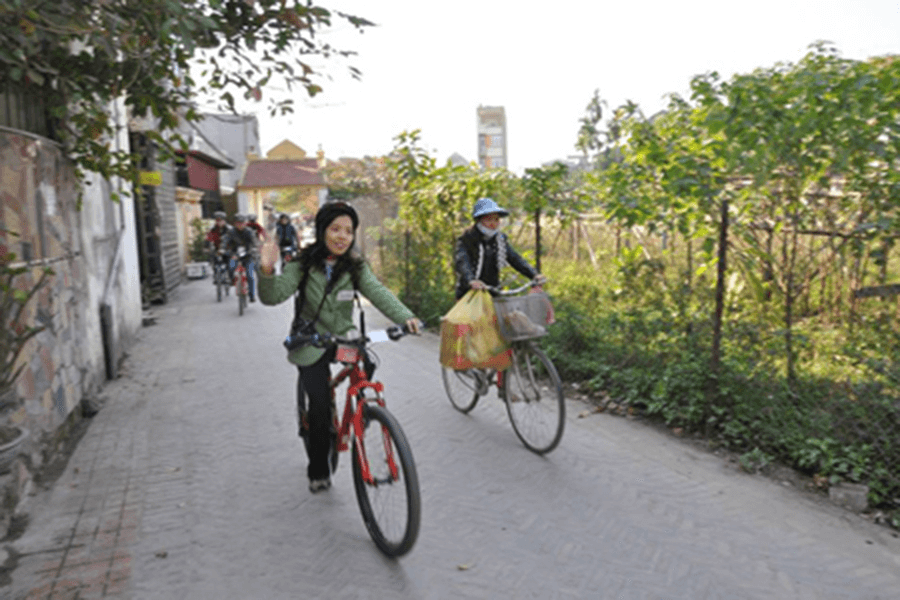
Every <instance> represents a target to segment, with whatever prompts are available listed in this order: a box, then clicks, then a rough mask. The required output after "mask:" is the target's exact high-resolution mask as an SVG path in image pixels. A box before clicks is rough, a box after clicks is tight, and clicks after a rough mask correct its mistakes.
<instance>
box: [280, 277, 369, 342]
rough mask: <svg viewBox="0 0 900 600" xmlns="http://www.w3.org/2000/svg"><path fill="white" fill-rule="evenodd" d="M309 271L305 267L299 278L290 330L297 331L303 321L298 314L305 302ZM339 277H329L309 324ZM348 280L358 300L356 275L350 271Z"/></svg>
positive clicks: (320, 310)
mask: <svg viewBox="0 0 900 600" xmlns="http://www.w3.org/2000/svg"><path fill="white" fill-rule="evenodd" d="M309 271H310V269H306V270H305V271H304V272H303V277H302V278H301V279H300V285H299V286H298V287H297V293H296V294H295V295H294V321H293V322H292V323H291V331H297V330H298V328H299V326H300V324H301V323H302V322H303V318H302V317H301V316H300V311H301V310H302V309H303V305H304V304H305V303H306V284H307V282H308V281H309ZM338 279H339V277H334V276H332V277H331V279H329V280H328V282H327V283H326V284H325V292H324V293H323V294H322V300H321V302H319V306H318V308H316V312H315V314H314V315H313V318H312V320H311V321H309V323H310V324H313V323H315V322H316V321H318V320H319V313H321V312H322V307H323V306H324V305H325V298H327V297H328V294H330V293H331V292H332V289H333V288H334V284H335V283H336V282H337V280H338ZM350 281H351V282H352V284H353V297H354V298H355V299H356V300H357V302H359V295H358V294H357V288H358V286H357V283H356V277H354V276H353V274H352V273H351V275H350Z"/></svg>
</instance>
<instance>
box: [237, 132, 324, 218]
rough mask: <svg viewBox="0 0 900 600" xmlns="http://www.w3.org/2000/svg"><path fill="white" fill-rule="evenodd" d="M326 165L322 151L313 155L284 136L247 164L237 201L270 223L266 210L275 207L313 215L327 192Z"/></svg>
mask: <svg viewBox="0 0 900 600" xmlns="http://www.w3.org/2000/svg"><path fill="white" fill-rule="evenodd" d="M324 166H325V153H324V152H323V151H321V150H319V152H317V156H316V157H315V158H312V157H309V156H307V154H306V151H305V150H303V148H301V147H299V146H297V145H296V144H294V143H293V142H291V141H289V140H284V141H283V142H281V143H280V144H278V145H277V146H275V147H274V148H272V149H271V150H269V152H267V153H266V158H265V159H256V160H251V161H250V162H249V163H248V164H247V168H246V169H245V170H244V175H243V178H242V179H241V181H240V183H238V205H239V206H240V207H241V210H243V211H246V212H250V213H255V214H257V215H258V217H259V219H260V222H261V223H264V224H267V225H268V221H269V219H268V218H266V216H267V215H266V213H267V212H271V211H272V210H273V209H278V210H279V211H282V212H286V213H299V214H300V215H314V214H315V213H316V211H317V210H318V209H319V206H320V205H321V204H322V203H323V202H324V201H325V198H326V196H327V195H328V187H327V184H326V183H325V178H324V176H323V175H322V172H321V169H322V167H324ZM268 216H271V214H269V215H268Z"/></svg>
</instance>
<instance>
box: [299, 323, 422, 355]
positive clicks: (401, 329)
mask: <svg viewBox="0 0 900 600" xmlns="http://www.w3.org/2000/svg"><path fill="white" fill-rule="evenodd" d="M409 333H410V331H409V327H407V326H406V325H392V326H391V327H388V328H387V329H380V330H377V331H371V332H369V333H368V334H367V335H366V337H365V338H362V337H358V338H342V337H338V336H336V335H333V334H330V333H313V334H310V335H303V334H298V335H288V336H287V337H286V338H285V339H284V347H285V348H287V349H288V350H296V349H297V348H300V347H301V346H316V347H317V348H327V347H329V346H336V345H338V344H346V345H349V346H359V347H363V346H365V345H366V343H367V342H383V341H387V340H392V341H395V342H396V341H397V340H399V339H400V338H402V337H403V336H405V335H409ZM379 334H380V335H379ZM382 336H386V338H383V337H382Z"/></svg>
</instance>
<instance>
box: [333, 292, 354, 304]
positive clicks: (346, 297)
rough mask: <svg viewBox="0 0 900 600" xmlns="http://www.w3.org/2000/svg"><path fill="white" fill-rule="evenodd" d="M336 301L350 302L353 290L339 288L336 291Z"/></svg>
mask: <svg viewBox="0 0 900 600" xmlns="http://www.w3.org/2000/svg"><path fill="white" fill-rule="evenodd" d="M337 299H338V302H352V301H353V290H341V291H339V292H338V293H337Z"/></svg>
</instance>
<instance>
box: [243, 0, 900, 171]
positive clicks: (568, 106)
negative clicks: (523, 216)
mask: <svg viewBox="0 0 900 600" xmlns="http://www.w3.org/2000/svg"><path fill="white" fill-rule="evenodd" d="M320 3H321V4H323V5H324V6H326V7H328V8H331V9H337V10H343V11H345V12H350V13H351V14H356V15H359V16H363V17H365V18H367V19H369V20H370V21H373V22H375V23H377V24H378V25H379V26H378V27H375V28H369V29H367V30H366V32H365V33H364V34H362V35H360V34H359V33H357V32H355V31H354V30H353V29H352V28H351V27H349V26H346V27H342V29H341V30H339V31H336V32H334V33H332V34H330V35H329V37H328V38H327V39H328V40H329V41H330V42H332V43H333V44H334V45H335V46H338V47H343V48H347V49H353V50H355V51H357V52H358V53H359V55H358V56H356V57H352V58H351V59H347V61H346V62H347V63H348V64H352V65H353V66H355V67H357V68H359V69H360V70H361V71H362V72H363V80H362V81H361V82H360V81H356V80H353V79H351V78H350V76H349V75H348V74H346V69H345V68H344V67H343V66H342V63H340V62H335V61H329V62H326V63H322V64H324V65H326V67H327V70H328V74H329V75H330V76H331V79H332V80H331V81H326V82H324V86H325V92H324V93H322V94H319V95H317V96H316V97H315V98H312V99H309V98H307V97H306V96H305V94H304V95H303V96H300V95H298V97H297V98H295V102H297V105H298V110H297V112H296V113H294V114H293V115H289V116H287V117H276V118H271V117H269V116H268V115H267V114H264V113H263V112H260V113H259V114H258V116H259V119H260V136H261V145H262V149H263V152H265V151H268V150H269V149H270V148H272V147H273V146H274V145H275V144H277V143H279V142H281V141H282V140H283V139H290V140H291V141H293V142H294V143H296V144H298V145H300V146H301V147H303V148H304V149H305V150H306V151H307V152H309V153H310V154H313V153H314V152H315V151H316V150H317V149H318V147H319V146H321V147H322V149H324V150H325V153H326V156H328V157H329V158H338V157H341V156H364V155H383V154H386V153H388V152H389V151H390V150H391V148H392V147H393V145H394V142H393V138H394V137H395V136H396V135H397V134H398V133H400V132H401V131H403V130H405V129H409V130H411V129H421V130H422V138H423V142H424V144H423V145H424V147H425V148H427V149H428V150H429V151H431V153H432V155H433V156H435V157H436V158H437V159H438V161H439V162H440V163H444V162H445V161H446V160H447V158H448V157H449V156H450V155H451V154H452V153H454V152H458V153H460V154H462V155H463V156H464V157H465V158H466V159H468V160H475V159H476V129H475V127H476V120H475V110H476V108H477V106H478V105H479V104H483V105H492V106H494V105H500V106H504V107H505V108H506V119H507V129H508V136H509V140H508V152H509V166H510V168H511V169H512V170H513V171H516V172H519V173H521V171H522V169H524V168H526V167H536V166H539V165H540V164H542V163H544V162H547V161H551V160H554V159H557V158H565V157H566V156H570V155H574V154H576V153H577V151H576V150H575V148H574V143H575V139H576V135H577V130H578V120H579V119H580V118H581V117H582V116H583V115H584V109H585V106H586V105H587V103H588V102H589V101H590V99H591V95H592V94H593V90H594V89H595V88H596V89H599V90H600V95H601V97H602V98H603V99H605V100H606V101H607V102H608V103H609V106H610V108H614V107H615V106H618V105H620V104H621V103H623V102H624V101H625V100H628V99H631V100H633V101H635V102H637V103H638V104H639V105H640V106H641V108H642V109H643V110H644V112H645V114H648V115H649V114H652V113H653V112H656V111H657V110H659V109H661V108H663V107H664V106H665V104H666V101H665V98H664V97H665V96H666V95H667V94H669V93H672V92H676V93H681V94H686V93H687V91H688V84H689V82H690V79H691V78H692V77H693V76H694V75H696V74H700V73H705V72H708V71H713V70H716V71H718V72H719V73H720V74H721V75H722V76H723V77H724V78H729V77H730V76H731V75H733V74H734V73H747V72H750V71H752V70H753V69H755V68H756V67H768V66H772V65H774V64H775V63H776V62H779V61H781V62H796V61H798V60H799V59H800V58H802V56H803V55H804V54H805V53H806V51H807V47H808V46H809V44H810V43H812V42H814V41H816V40H823V39H824V40H828V41H831V42H834V43H835V44H836V46H837V48H838V49H839V50H840V52H841V54H842V55H843V56H845V57H848V58H859V59H862V58H868V57H870V56H876V55H883V54H889V53H897V54H900V0H890V1H889V0H793V1H792V0H756V1H755V2H736V1H734V0H678V1H673V0H631V1H627V0H626V1H624V2H623V1H622V0H617V1H615V2H611V1H605V0H593V1H587V2H585V1H576V0H555V1H554V2H548V3H546V4H543V3H526V2H522V3H517V2H512V1H510V0H507V1H500V0H477V1H476V0H457V1H455V2H449V3H440V4H439V3H433V2H427V1H423V0H384V1H382V2H371V1H369V2H366V1H363V0H334V1H333V2H332V1H330V0H320ZM528 7H532V8H528Z"/></svg>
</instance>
